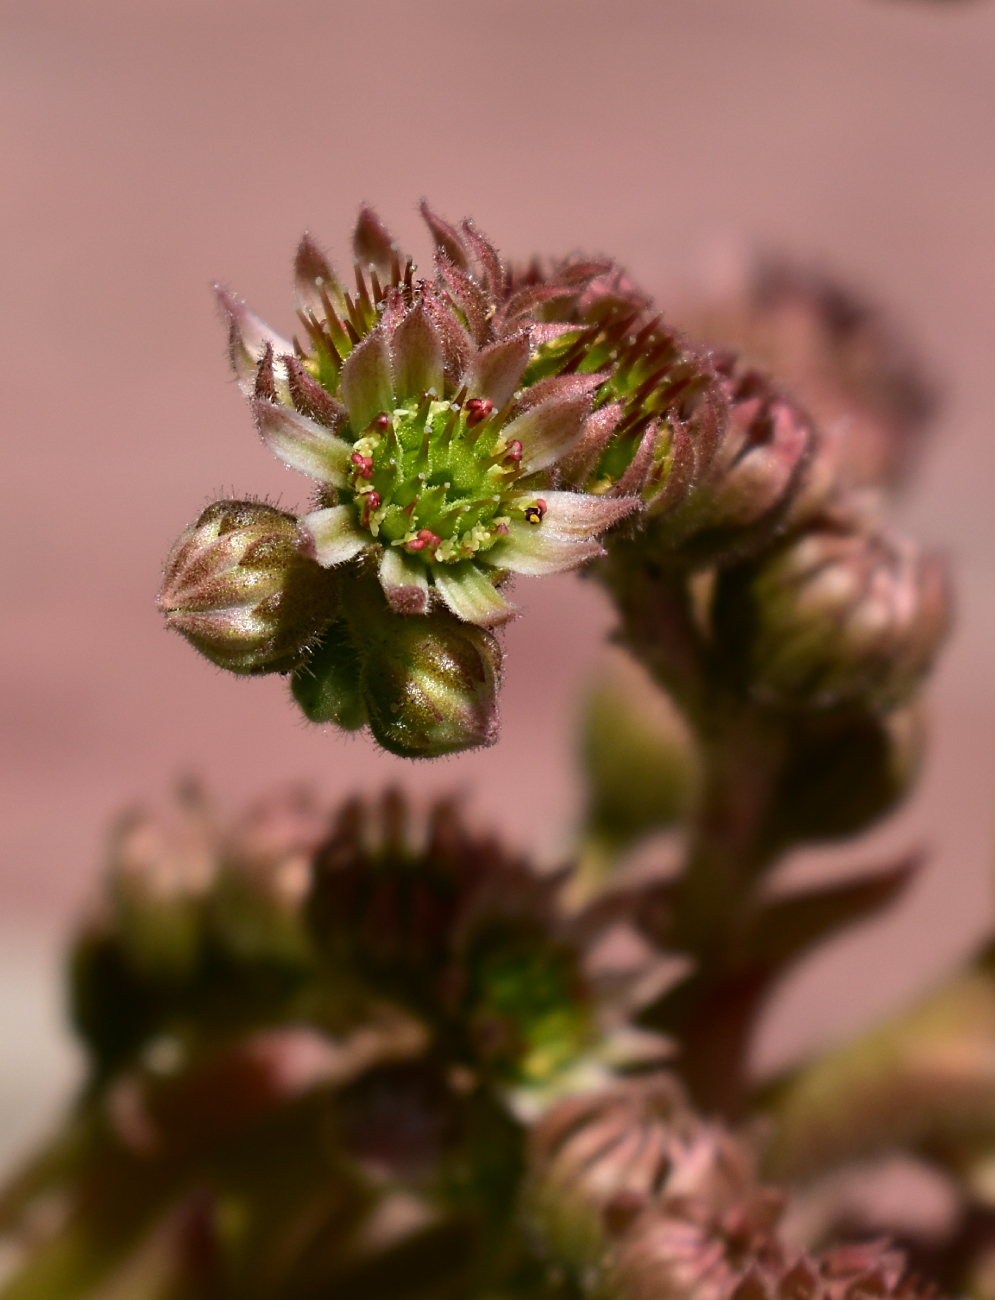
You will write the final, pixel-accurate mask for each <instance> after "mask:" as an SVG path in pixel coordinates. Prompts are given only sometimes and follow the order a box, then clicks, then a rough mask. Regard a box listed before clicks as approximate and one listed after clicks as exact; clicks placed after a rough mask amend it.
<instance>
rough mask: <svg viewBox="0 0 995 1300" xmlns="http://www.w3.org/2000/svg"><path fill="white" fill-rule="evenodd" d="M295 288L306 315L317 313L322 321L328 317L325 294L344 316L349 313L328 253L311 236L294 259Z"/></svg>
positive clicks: (299, 246)
mask: <svg viewBox="0 0 995 1300" xmlns="http://www.w3.org/2000/svg"><path fill="white" fill-rule="evenodd" d="M294 284H295V286H296V288H297V302H298V305H299V306H300V307H302V308H303V309H304V310H305V311H312V312H314V314H315V316H317V317H318V318H319V320H320V319H321V317H322V316H324V314H325V308H324V304H323V303H322V301H321V290H322V289H324V290H325V293H327V294H328V297H329V298H330V299H331V301H332V303H333V304H334V306H335V307H336V309H337V310H338V311H339V313H340V314H341V313H342V312H344V311H345V297H344V295H343V292H342V285H341V283H340V282H339V277H338V276H337V275H336V274H335V272H334V270H333V269H332V264H331V262H329V260H328V257H327V255H326V254H325V250H324V249H323V248H322V247H321V246H320V245H319V244H318V243H317V242H316V241H315V240H314V239H312V238H311V236H310V235H309V234H307V233H305V234H304V235H303V236H302V238H301V242H300V243H299V244H298V245H297V256H296V257H295V258H294Z"/></svg>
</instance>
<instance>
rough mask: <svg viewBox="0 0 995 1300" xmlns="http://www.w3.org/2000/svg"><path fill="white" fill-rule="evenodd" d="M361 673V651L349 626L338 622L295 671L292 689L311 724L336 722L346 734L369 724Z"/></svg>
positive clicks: (341, 621)
mask: <svg viewBox="0 0 995 1300" xmlns="http://www.w3.org/2000/svg"><path fill="white" fill-rule="evenodd" d="M359 670H360V660H359V651H358V649H357V647H356V643H355V641H354V640H353V637H352V633H351V632H350V631H349V625H348V623H347V622H346V621H345V619H338V620H336V622H334V623H333V624H332V625H331V627H329V628H327V629H326V630H325V632H324V634H323V635H322V637H321V640H320V641H319V642H318V643H317V645H316V646H315V647H314V649H313V650H311V651H310V652H309V653H308V655H307V658H306V659H305V660H304V662H303V663H302V664H301V665H300V666H299V667H298V668H297V669H296V670H295V672H294V675H293V677H292V678H291V682H290V688H291V690H292V691H293V694H294V699H295V700H296V701H297V703H298V704H299V705H300V707H301V710H302V711H303V713H304V715H305V716H306V717H307V718H308V719H309V720H310V721H311V722H320V723H327V722H334V723H335V725H336V726H337V727H342V729H343V730H344V731H356V730H357V729H358V728H359V727H361V726H363V724H364V723H365V722H366V705H365V704H364V703H363V697H362V695H361V693H360V688H359Z"/></svg>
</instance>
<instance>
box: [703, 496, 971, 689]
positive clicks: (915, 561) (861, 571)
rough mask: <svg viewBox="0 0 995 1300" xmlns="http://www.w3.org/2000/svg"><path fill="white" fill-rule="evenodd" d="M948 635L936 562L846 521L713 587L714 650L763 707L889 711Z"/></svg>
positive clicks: (827, 525) (945, 594)
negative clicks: (736, 669) (720, 650)
mask: <svg viewBox="0 0 995 1300" xmlns="http://www.w3.org/2000/svg"><path fill="white" fill-rule="evenodd" d="M949 624H950V600H949V590H948V583H947V575H946V567H945V565H944V564H943V562H942V561H941V560H940V559H939V558H938V557H936V556H934V555H923V554H922V553H921V552H920V551H919V550H918V549H917V548H916V547H915V546H914V545H913V544H912V543H910V542H907V541H905V540H903V539H898V538H894V537H892V536H889V535H888V534H886V533H884V532H880V531H875V530H873V529H869V528H866V527H864V526H862V525H861V523H860V521H859V520H856V519H854V518H844V517H839V518H829V517H827V518H825V519H824V520H823V521H822V522H821V523H820V524H819V525H818V526H817V527H815V528H813V529H812V530H811V531H809V532H805V533H802V534H801V535H800V536H797V537H794V538H792V539H791V540H790V541H788V542H786V543H784V544H782V545H781V546H780V547H778V548H777V549H776V550H774V551H773V552H770V553H768V554H767V555H766V556H765V557H764V558H763V559H762V560H760V561H758V562H757V563H756V564H752V565H746V566H741V567H740V568H738V569H731V570H728V571H726V572H725V573H723V574H721V575H720V578H719V581H718V584H717V587H716V598H715V628H716V634H717V637H718V640H719V643H720V645H722V646H723V647H724V649H725V651H726V653H727V654H728V655H729V657H730V659H731V660H735V661H737V662H738V663H739V664H740V666H741V669H742V670H743V671H744V672H745V675H746V678H747V683H748V685H749V686H750V688H751V689H752V691H753V692H754V694H755V695H757V696H758V697H759V698H761V699H765V700H767V701H769V702H770V703H772V704H782V705H800V706H802V707H808V708H832V707H837V706H841V705H862V706H866V707H870V708H876V709H888V708H892V707H893V706H895V705H896V704H899V703H901V702H903V701H904V700H906V699H908V698H909V696H911V695H912V693H913V692H914V691H915V690H916V688H917V687H918V685H919V683H920V681H921V680H922V678H923V677H924V675H925V674H926V672H927V671H928V669H929V667H930V666H931V664H932V662H933V659H934V657H935V655H936V652H937V650H938V649H939V646H940V643H941V642H942V641H943V638H944V636H945V635H946V632H947V629H948V627H949Z"/></svg>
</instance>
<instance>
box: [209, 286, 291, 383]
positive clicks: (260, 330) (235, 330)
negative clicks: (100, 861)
mask: <svg viewBox="0 0 995 1300" xmlns="http://www.w3.org/2000/svg"><path fill="white" fill-rule="evenodd" d="M214 292H215V295H216V296H217V299H218V306H219V307H220V309H221V313H222V315H223V316H224V318H225V324H226V325H227V326H228V355H229V356H230V357H231V365H232V369H233V370H234V371H235V374H236V376H237V378H238V383H239V387H240V388H241V390H242V392H243V393H245V394H246V395H247V396H251V395H252V394H253V393H254V392H255V388H256V371H257V369H258V367H259V363H260V361H262V359H263V357H264V355H265V353H266V344H267V343H268V344H269V345H270V347H271V348H272V349H273V355H274V356H276V357H279V356H281V355H282V354H284V353H286V352H293V350H294V347H293V344H292V343H288V341H287V340H286V339H284V338H281V337H280V335H279V334H276V333H274V331H273V330H271V329H270V327H269V326H268V325H267V324H266V322H265V321H262V320H260V319H259V317H258V316H257V315H256V313H255V312H253V311H250V310H249V308H248V307H247V306H246V305H245V303H244V302H243V301H242V299H241V298H238V297H236V296H235V294H233V293H229V292H228V290H227V289H225V288H224V287H223V285H220V284H216V285H215V286H214ZM277 388H278V391H280V385H279V384H278V385H277ZM285 395H286V381H285V380H284V382H283V391H282V392H280V396H281V398H283V397H284V396H285Z"/></svg>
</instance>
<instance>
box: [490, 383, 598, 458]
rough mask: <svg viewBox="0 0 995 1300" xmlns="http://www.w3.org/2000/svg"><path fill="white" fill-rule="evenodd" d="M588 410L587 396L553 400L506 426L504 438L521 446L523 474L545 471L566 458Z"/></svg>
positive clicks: (578, 435)
mask: <svg viewBox="0 0 995 1300" xmlns="http://www.w3.org/2000/svg"><path fill="white" fill-rule="evenodd" d="M589 409H590V402H589V401H588V400H587V398H586V397H564V398H554V399H553V401H550V402H543V403H542V405H541V406H534V407H532V408H531V410H528V411H525V412H524V414H522V415H520V416H519V417H518V418H517V419H516V420H512V421H511V423H510V424H506V425H505V427H504V430H503V436H504V438H505V439H506V440H507V442H509V443H510V442H512V441H513V440H517V441H518V442H520V443H521V444H522V473H523V474H533V473H535V471H536V470H540V469H546V468H547V467H548V466H550V465H554V464H555V463H556V462H557V461H558V460H559V459H560V458H561V457H563V456H565V455H566V454H567V452H568V451H570V450H571V448H572V447H573V446H574V445H575V443H577V442H578V441H579V440H580V436H581V434H582V433H583V431H584V419H585V417H586V416H587V413H588V411H589Z"/></svg>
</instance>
